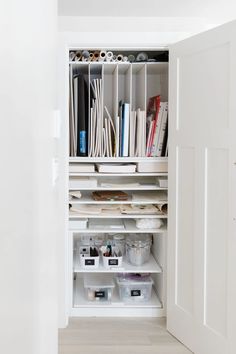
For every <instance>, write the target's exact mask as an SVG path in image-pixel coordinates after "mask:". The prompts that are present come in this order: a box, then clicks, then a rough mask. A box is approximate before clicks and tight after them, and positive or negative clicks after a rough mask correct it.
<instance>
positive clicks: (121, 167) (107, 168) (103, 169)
mask: <svg viewBox="0 0 236 354" xmlns="http://www.w3.org/2000/svg"><path fill="white" fill-rule="evenodd" d="M96 169H97V171H98V172H99V173H134V172H135V171H136V165H135V164H120V163H116V164H110V163H109V164H103V163H97V164H96Z"/></svg>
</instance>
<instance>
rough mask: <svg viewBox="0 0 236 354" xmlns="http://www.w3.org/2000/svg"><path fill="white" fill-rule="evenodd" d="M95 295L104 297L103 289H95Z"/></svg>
mask: <svg viewBox="0 0 236 354" xmlns="http://www.w3.org/2000/svg"><path fill="white" fill-rule="evenodd" d="M95 297H99V298H100V297H105V291H95Z"/></svg>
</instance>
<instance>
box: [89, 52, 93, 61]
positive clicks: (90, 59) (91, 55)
mask: <svg viewBox="0 0 236 354" xmlns="http://www.w3.org/2000/svg"><path fill="white" fill-rule="evenodd" d="M93 58H94V54H93V52H90V53H89V61H93Z"/></svg>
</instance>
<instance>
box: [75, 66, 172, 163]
mask: <svg viewBox="0 0 236 354" xmlns="http://www.w3.org/2000/svg"><path fill="white" fill-rule="evenodd" d="M103 95H104V90H103V81H102V79H101V78H91V80H90V81H89V79H88V75H87V74H84V73H74V72H73V70H72V68H71V72H70V102H69V106H70V110H69V112H70V120H69V122H70V156H88V157H119V156H120V157H128V156H130V157H145V156H167V130H168V124H167V120H168V119H167V118H168V103H167V102H161V101H160V96H156V97H152V98H151V99H150V100H149V105H148V109H147V115H146V112H145V111H143V110H141V109H139V108H138V109H137V110H131V107H130V103H129V102H123V101H120V102H119V110H118V112H117V116H112V114H111V112H109V109H108V108H107V107H106V105H104V97H103Z"/></svg>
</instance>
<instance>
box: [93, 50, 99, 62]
mask: <svg viewBox="0 0 236 354" xmlns="http://www.w3.org/2000/svg"><path fill="white" fill-rule="evenodd" d="M99 57H100V52H99V51H98V50H96V51H95V52H94V53H93V61H97V60H98V59H99Z"/></svg>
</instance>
